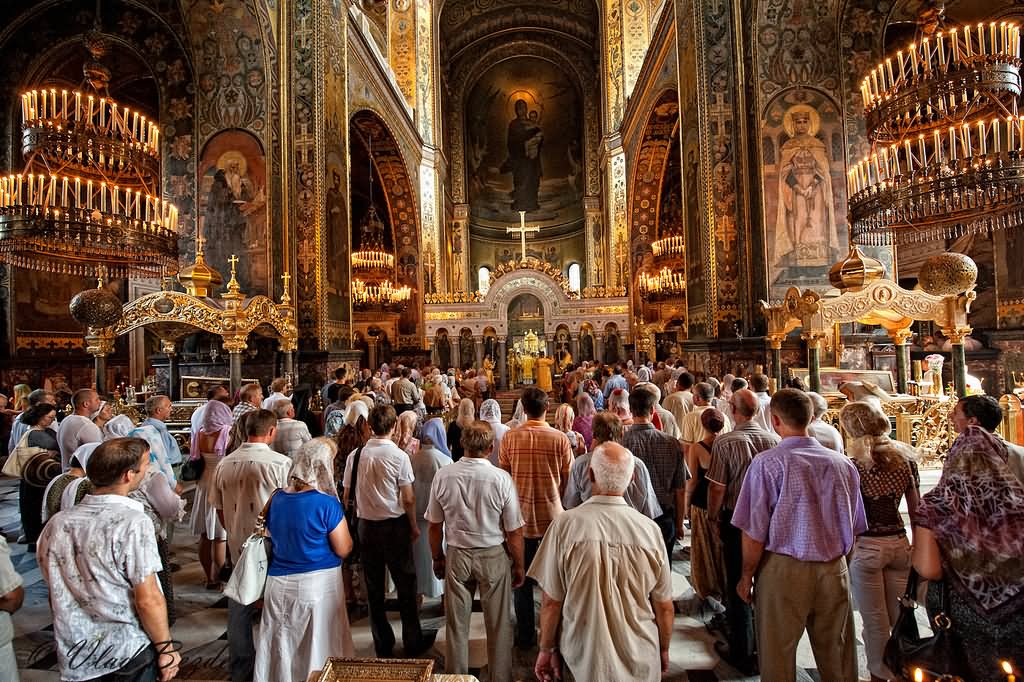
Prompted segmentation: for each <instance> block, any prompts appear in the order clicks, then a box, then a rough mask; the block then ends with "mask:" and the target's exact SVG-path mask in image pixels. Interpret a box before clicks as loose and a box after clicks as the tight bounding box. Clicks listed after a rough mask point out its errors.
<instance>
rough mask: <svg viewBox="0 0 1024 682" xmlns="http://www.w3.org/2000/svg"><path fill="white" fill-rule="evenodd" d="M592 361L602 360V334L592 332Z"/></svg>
mask: <svg viewBox="0 0 1024 682" xmlns="http://www.w3.org/2000/svg"><path fill="white" fill-rule="evenodd" d="M594 362H604V336H602V335H601V334H594Z"/></svg>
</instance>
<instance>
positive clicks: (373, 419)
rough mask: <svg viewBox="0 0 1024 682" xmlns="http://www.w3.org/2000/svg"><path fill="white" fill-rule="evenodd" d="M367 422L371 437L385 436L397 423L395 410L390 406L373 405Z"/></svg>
mask: <svg viewBox="0 0 1024 682" xmlns="http://www.w3.org/2000/svg"><path fill="white" fill-rule="evenodd" d="M367 421H368V422H370V430H372V431H373V435H375V436H386V435H388V432H389V431H391V429H393V428H395V424H396V423H398V415H397V414H396V413H395V408H393V407H391V406H390V405H375V406H374V408H373V409H372V410H370V418H369V419H368V420H367Z"/></svg>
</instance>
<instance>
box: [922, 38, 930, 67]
mask: <svg viewBox="0 0 1024 682" xmlns="http://www.w3.org/2000/svg"><path fill="white" fill-rule="evenodd" d="M921 59H922V60H923V61H924V70H925V72H926V73H927V72H929V71H931V70H932V53H931V50H929V49H928V39H927V38H925V39H924V40H922V41H921Z"/></svg>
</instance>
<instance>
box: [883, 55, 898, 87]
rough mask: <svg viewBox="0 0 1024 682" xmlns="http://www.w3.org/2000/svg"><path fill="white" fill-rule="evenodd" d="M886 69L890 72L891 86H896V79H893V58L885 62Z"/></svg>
mask: <svg viewBox="0 0 1024 682" xmlns="http://www.w3.org/2000/svg"><path fill="white" fill-rule="evenodd" d="M885 68H886V70H887V71H888V72H889V84H890V85H893V86H894V85H896V79H895V78H893V77H892V57H889V58H888V59H886V60H885Z"/></svg>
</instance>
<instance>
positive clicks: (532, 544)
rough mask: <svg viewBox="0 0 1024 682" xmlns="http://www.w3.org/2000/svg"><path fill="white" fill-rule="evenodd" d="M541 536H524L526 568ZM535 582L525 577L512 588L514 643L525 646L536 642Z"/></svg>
mask: <svg viewBox="0 0 1024 682" xmlns="http://www.w3.org/2000/svg"><path fill="white" fill-rule="evenodd" d="M541 540H543V538H526V539H525V541H524V542H523V545H524V550H525V551H524V563H523V565H524V566H526V568H527V569H529V568H530V564H532V563H533V557H535V556H536V555H537V549H538V548H539V547H540V541H541ZM536 584H537V583H536V582H535V581H534V580H533V578H527V579H526V582H524V583H523V586H522V587H517V588H516V589H514V590H512V605H513V606H514V607H515V610H516V645H518V646H520V647H522V648H527V647H531V646H533V645H534V644H536V643H537V622H536V620H535V618H534V613H533V610H534V602H533V586H534V585H536Z"/></svg>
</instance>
